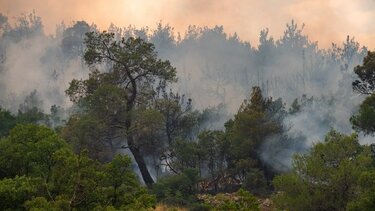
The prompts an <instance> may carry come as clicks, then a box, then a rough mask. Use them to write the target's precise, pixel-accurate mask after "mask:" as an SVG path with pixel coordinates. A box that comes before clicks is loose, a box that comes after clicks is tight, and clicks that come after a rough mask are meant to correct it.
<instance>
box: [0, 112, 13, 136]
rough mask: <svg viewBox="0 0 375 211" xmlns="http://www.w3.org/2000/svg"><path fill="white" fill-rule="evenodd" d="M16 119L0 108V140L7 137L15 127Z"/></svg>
mask: <svg viewBox="0 0 375 211" xmlns="http://www.w3.org/2000/svg"><path fill="white" fill-rule="evenodd" d="M16 123H17V119H16V117H15V116H14V115H13V114H12V113H10V111H7V110H5V109H3V108H1V107H0V138H1V137H4V136H6V135H8V133H9V131H10V129H12V128H13V127H14V126H16Z"/></svg>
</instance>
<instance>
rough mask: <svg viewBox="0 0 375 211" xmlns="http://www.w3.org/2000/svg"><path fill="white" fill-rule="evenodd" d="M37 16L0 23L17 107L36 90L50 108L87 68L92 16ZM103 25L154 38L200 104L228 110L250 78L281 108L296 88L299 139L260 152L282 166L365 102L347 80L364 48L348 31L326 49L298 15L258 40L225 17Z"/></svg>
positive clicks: (1, 94) (8, 86) (7, 101)
mask: <svg viewBox="0 0 375 211" xmlns="http://www.w3.org/2000/svg"><path fill="white" fill-rule="evenodd" d="M42 25H43V24H42V22H41V20H39V19H38V18H37V17H36V16H35V15H34V16H33V15H31V16H30V17H29V16H24V17H23V19H22V18H21V19H19V21H18V22H17V24H15V25H11V24H8V23H6V22H4V23H2V25H0V26H1V30H0V33H2V38H1V40H0V47H1V49H0V52H1V56H2V58H3V59H2V63H1V66H0V87H1V91H0V105H1V106H2V107H5V108H8V109H10V110H12V111H13V112H16V111H17V109H18V106H19V105H20V104H21V103H22V102H23V100H24V98H25V96H27V95H28V94H30V93H31V92H32V91H33V90H37V92H38V96H39V97H40V98H41V100H42V101H43V109H44V110H45V111H46V112H48V110H49V108H50V106H52V105H54V104H56V105H59V106H63V107H69V105H70V104H69V100H68V98H67V97H66V96H65V94H64V91H65V90H66V88H67V87H68V83H69V82H70V81H71V80H72V79H73V78H76V79H81V78H85V77H87V74H88V68H87V66H86V65H85V64H84V63H83V61H82V58H81V56H82V52H83V48H84V45H83V37H84V33H85V32H87V31H89V30H97V29H96V28H95V26H89V25H88V24H87V23H85V22H83V21H81V22H80V21H79V22H75V23H74V24H72V25H68V26H65V25H59V26H58V28H57V30H56V31H57V33H56V34H54V35H52V36H47V35H45V34H44V32H43V27H42ZM108 30H109V31H111V32H113V33H115V35H116V36H140V37H142V38H144V39H146V40H148V41H150V42H152V43H154V44H155V47H156V50H157V51H158V55H159V56H160V57H161V58H163V59H169V60H170V61H171V63H172V65H173V66H175V67H176V68H177V76H178V78H179V79H178V82H177V83H176V84H174V85H173V88H174V89H175V90H177V91H178V92H179V93H182V94H185V95H186V96H187V97H190V98H192V99H193V105H194V108H196V109H199V110H203V109H205V108H207V107H213V106H217V105H219V104H222V105H223V106H224V108H225V109H224V110H226V112H228V113H230V114H232V115H233V114H235V113H236V112H237V110H238V107H239V106H240V104H241V102H242V101H243V99H246V98H248V96H249V95H250V91H251V88H252V87H253V86H259V87H261V89H262V91H263V94H264V96H272V97H273V98H274V99H277V98H282V100H283V102H284V103H285V104H286V107H287V108H289V107H290V106H291V105H292V103H293V101H294V99H296V98H299V99H300V103H301V108H300V110H299V112H297V113H295V114H292V115H289V116H288V117H287V118H286V119H285V122H284V124H285V126H286V127H288V128H290V129H289V132H288V134H287V135H288V136H289V137H290V138H292V139H294V142H292V143H295V144H290V145H288V147H287V148H285V146H284V148H278V150H276V151H273V150H271V149H272V148H274V147H275V143H276V142H277V141H279V140H280V139H281V137H273V138H271V139H270V140H267V141H266V143H265V144H264V146H263V159H264V160H266V161H268V162H269V163H270V164H271V165H274V167H275V168H277V169H280V170H283V169H285V166H286V167H288V166H289V165H290V160H291V156H292V154H293V153H295V152H300V151H303V150H305V149H306V148H308V147H309V146H311V144H313V143H314V142H317V141H319V140H322V139H323V137H324V135H325V134H326V132H327V131H328V130H329V129H330V128H335V129H338V130H339V131H342V132H345V133H350V132H352V130H351V126H350V123H349V118H350V116H351V115H352V113H353V112H354V111H355V109H356V108H357V107H358V103H360V102H361V100H360V99H361V96H358V95H357V94H355V93H353V92H352V89H351V83H352V81H353V80H354V73H353V67H354V66H355V65H357V64H360V63H361V61H362V59H363V57H364V56H365V54H366V51H367V49H366V48H362V47H361V46H360V45H359V44H358V43H357V42H356V40H354V39H353V38H351V37H347V38H346V37H342V40H343V42H342V43H339V44H337V45H332V46H331V47H329V48H325V49H322V48H319V47H318V45H317V43H316V42H312V41H311V40H310V38H309V37H308V36H307V35H306V32H305V31H304V27H303V26H302V24H300V23H299V24H297V23H296V22H294V21H291V22H289V23H288V24H287V25H286V27H285V25H284V34H283V36H282V37H281V38H279V39H277V38H273V37H272V36H271V35H270V34H271V33H270V31H271V30H272V29H270V30H268V29H264V30H262V31H261V32H257V33H258V34H259V41H258V42H259V45H253V44H252V43H249V42H246V41H243V40H242V39H241V38H240V37H239V36H238V35H237V34H233V35H228V34H227V33H226V32H225V30H224V28H223V27H221V26H215V27H198V26H189V28H188V29H187V30H186V32H185V34H179V33H177V32H176V31H174V30H173V28H172V27H170V26H169V25H163V24H161V23H160V24H158V25H157V26H156V27H155V28H154V29H152V28H136V27H125V28H120V27H116V26H115V25H112V26H111V27H110V28H109V29H108ZM303 95H306V97H302V96H303ZM310 97H313V99H310ZM226 120H227V117H226V116H225V118H224V117H223V118H221V120H220V121H219V122H217V124H215V125H214V126H213V129H215V128H216V129H222V128H223V125H224V122H225V121H226ZM367 142H369V141H367ZM301 143H302V144H301ZM276 161H278V162H276Z"/></svg>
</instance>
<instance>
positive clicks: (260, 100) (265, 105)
mask: <svg viewBox="0 0 375 211" xmlns="http://www.w3.org/2000/svg"><path fill="white" fill-rule="evenodd" d="M285 113H286V111H285V109H284V105H283V103H282V102H281V100H280V99H279V100H276V101H273V100H272V99H271V98H264V97H263V96H262V92H261V90H260V88H259V87H253V92H252V94H251V98H250V100H249V101H245V102H244V103H243V104H242V105H241V107H240V109H239V111H238V113H237V114H236V115H235V117H234V119H233V120H230V121H228V122H227V123H226V135H227V139H228V140H229V142H230V153H229V156H228V159H227V162H228V170H229V171H230V172H232V173H231V174H233V175H235V176H236V177H237V178H239V179H240V180H241V181H242V182H244V183H245V184H246V183H248V185H249V186H248V187H251V189H253V191H255V190H257V189H259V190H260V189H262V188H263V187H264V185H265V184H266V182H265V181H266V180H268V181H269V180H271V179H272V177H273V174H274V173H273V172H272V169H271V168H270V167H269V166H268V165H267V164H266V163H264V162H262V160H261V159H260V154H259V152H260V147H261V146H262V144H263V143H264V142H265V141H266V139H267V138H269V137H271V136H274V135H277V134H281V133H282V132H283V131H284V128H283V124H282V120H283V118H284V116H285ZM259 170H260V171H259ZM246 181H247V182H246ZM255 181H259V182H256V183H257V184H256V185H255V184H254V182H255ZM249 182H250V183H249ZM254 185H255V186H254Z"/></svg>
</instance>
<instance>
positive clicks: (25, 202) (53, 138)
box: [0, 124, 155, 210]
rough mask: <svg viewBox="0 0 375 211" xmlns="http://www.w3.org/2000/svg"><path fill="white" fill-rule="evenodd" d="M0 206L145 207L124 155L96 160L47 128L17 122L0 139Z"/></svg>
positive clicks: (148, 203)
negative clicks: (78, 150)
mask: <svg viewBox="0 0 375 211" xmlns="http://www.w3.org/2000/svg"><path fill="white" fill-rule="evenodd" d="M0 169H1V172H0V208H1V209H2V210H8V209H22V208H23V207H24V208H27V209H30V210H38V209H39V210H40V209H43V210H94V209H96V210H103V209H105V208H108V209H109V208H110V207H112V208H114V209H120V210H135V209H141V210H142V209H147V208H150V207H152V206H154V204H155V197H154V196H153V195H149V194H147V192H146V190H145V189H144V188H143V187H141V185H140V184H139V181H138V180H137V177H136V175H135V174H134V172H133V171H132V169H131V159H130V158H129V157H128V156H121V155H118V156H116V157H115V158H114V159H113V160H112V161H111V162H109V163H106V164H101V163H99V162H97V161H95V160H92V159H90V158H88V157H87V151H85V150H82V151H80V152H79V154H75V153H74V152H73V151H72V150H71V148H70V147H69V146H68V145H67V144H66V142H65V141H64V140H62V139H61V138H59V137H58V135H57V134H56V133H55V132H54V131H53V130H51V129H48V128H46V127H45V126H37V125H32V124H29V125H17V126H16V127H15V128H14V129H13V130H11V132H10V134H9V136H7V137H6V138H4V139H3V140H1V141H0Z"/></svg>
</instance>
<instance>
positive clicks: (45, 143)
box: [0, 124, 68, 177]
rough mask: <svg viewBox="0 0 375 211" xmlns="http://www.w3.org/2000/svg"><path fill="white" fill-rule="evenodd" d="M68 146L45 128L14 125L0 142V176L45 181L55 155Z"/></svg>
mask: <svg viewBox="0 0 375 211" xmlns="http://www.w3.org/2000/svg"><path fill="white" fill-rule="evenodd" d="M62 148H68V145H67V144H66V143H65V142H64V141H63V140H61V139H60V138H58V136H57V134H55V133H54V131H53V130H51V129H49V128H47V127H45V126H37V125H32V124H28V125H17V126H16V127H15V128H13V129H12V130H11V132H10V134H9V136H8V137H6V138H5V139H4V140H2V141H0V153H1V156H0V169H1V170H0V172H1V173H0V176H1V177H14V176H16V175H27V176H43V177H49V176H50V173H51V167H52V166H53V162H54V161H53V159H52V157H53V156H54V154H55V152H57V151H58V150H61V149H62Z"/></svg>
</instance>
